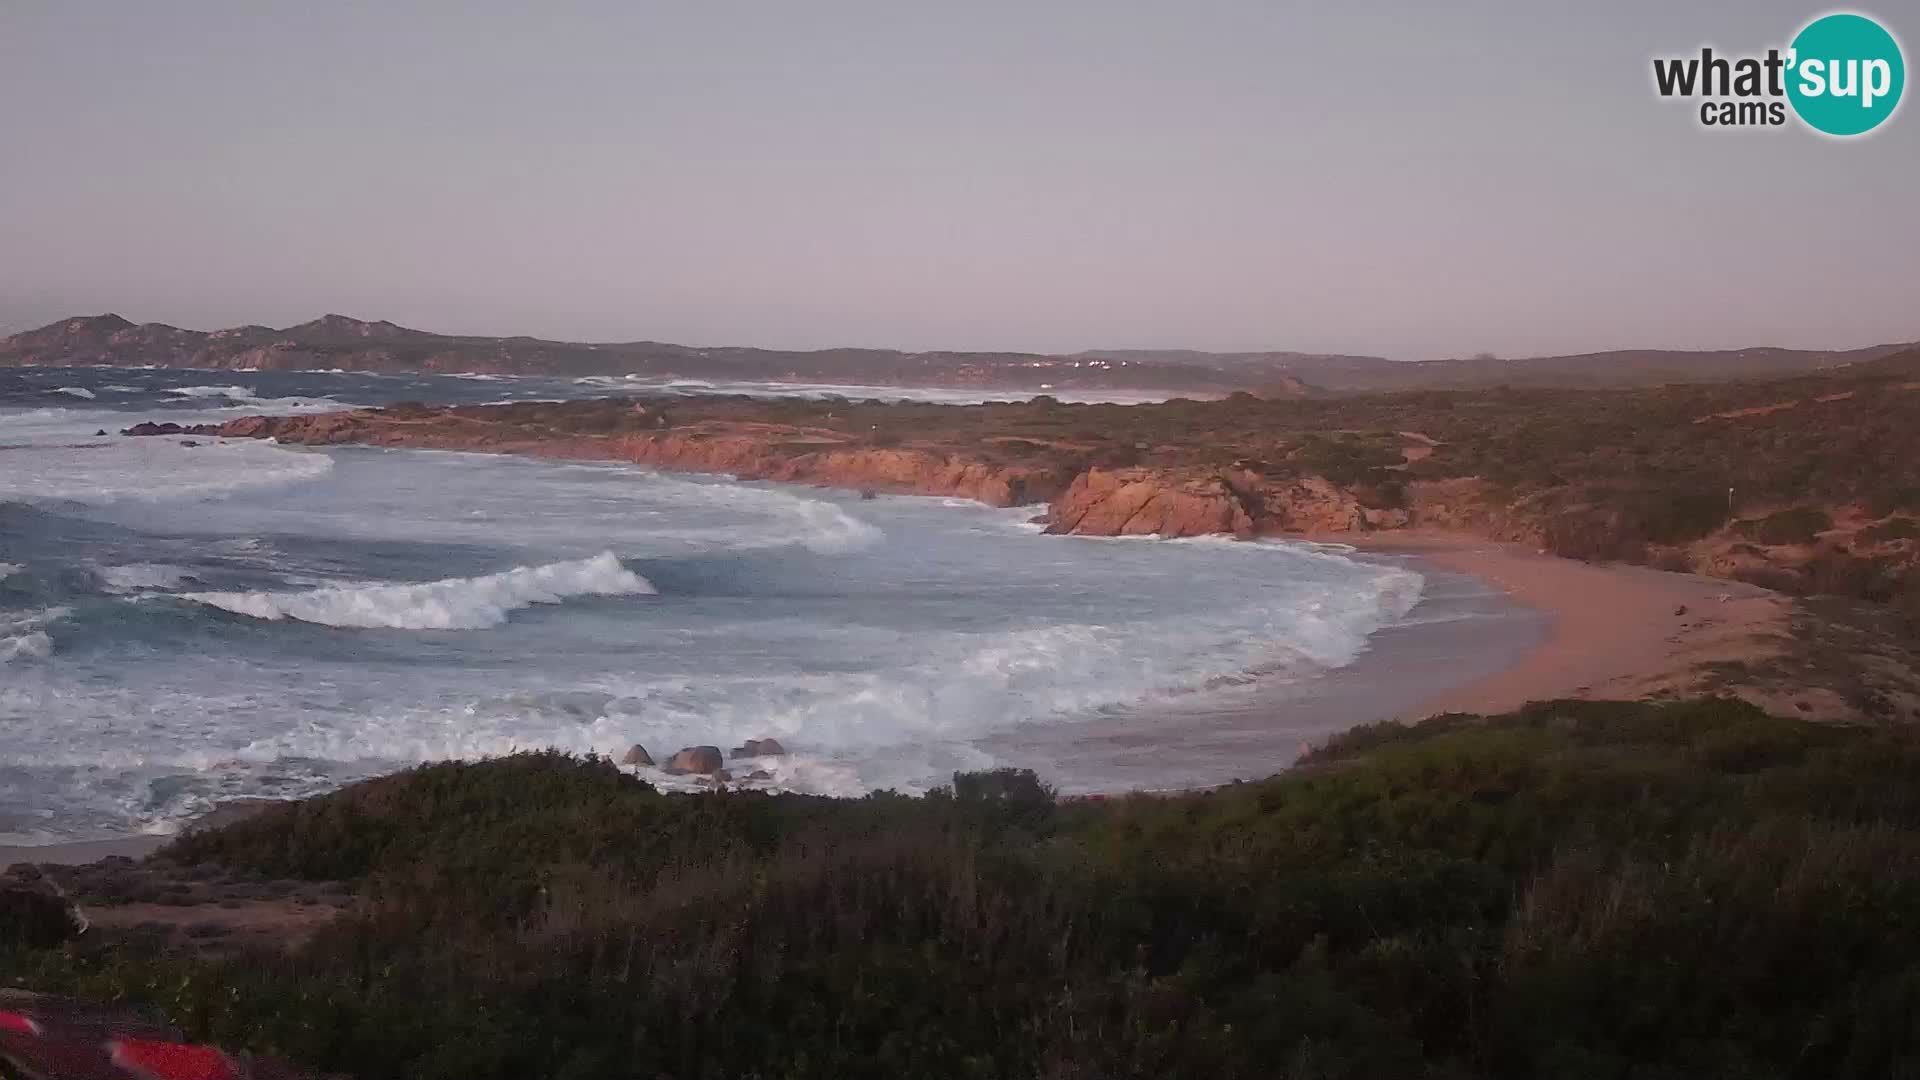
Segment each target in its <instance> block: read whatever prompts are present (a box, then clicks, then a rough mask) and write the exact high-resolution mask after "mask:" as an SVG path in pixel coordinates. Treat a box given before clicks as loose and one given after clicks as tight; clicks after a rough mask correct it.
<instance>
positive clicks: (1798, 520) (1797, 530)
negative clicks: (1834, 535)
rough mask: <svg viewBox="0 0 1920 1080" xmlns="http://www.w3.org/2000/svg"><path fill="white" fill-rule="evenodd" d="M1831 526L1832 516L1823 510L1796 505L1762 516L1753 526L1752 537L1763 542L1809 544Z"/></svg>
mask: <svg viewBox="0 0 1920 1080" xmlns="http://www.w3.org/2000/svg"><path fill="white" fill-rule="evenodd" d="M1831 528H1833V518H1832V517H1830V516H1828V514H1827V512H1826V511H1825V510H1821V509H1818V508H1817V507H1811V506H1796V507H1794V508H1793V509H1791V510H1781V511H1779V512H1778V513H1774V514H1769V515H1767V516H1766V517H1765V518H1762V519H1761V520H1760V522H1759V523H1758V524H1757V525H1756V526H1755V527H1754V531H1753V536H1754V539H1756V540H1758V541H1760V542H1761V543H1763V544H1811V543H1813V541H1814V539H1815V538H1816V537H1817V536H1818V535H1819V534H1820V533H1823V532H1825V531H1827V530H1828V529H1831Z"/></svg>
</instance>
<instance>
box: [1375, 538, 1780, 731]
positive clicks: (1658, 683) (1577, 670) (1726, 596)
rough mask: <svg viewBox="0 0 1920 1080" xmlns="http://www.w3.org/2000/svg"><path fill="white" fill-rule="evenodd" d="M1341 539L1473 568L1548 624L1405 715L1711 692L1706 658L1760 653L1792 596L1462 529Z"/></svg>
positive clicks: (1771, 646)
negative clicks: (1531, 644)
mask: <svg viewBox="0 0 1920 1080" xmlns="http://www.w3.org/2000/svg"><path fill="white" fill-rule="evenodd" d="M1347 542H1349V543H1351V544H1352V545H1353V546H1354V548H1355V549H1356V550H1358V551H1360V552H1372V553H1376V554H1383V555H1403V556H1409V557H1412V558H1415V559H1419V560H1422V561H1425V562H1428V563H1431V564H1433V565H1435V566H1439V567H1442V568H1445V569H1447V570H1451V571H1455V572H1458V573H1463V574H1468V575H1471V576H1473V577H1475V578H1478V579H1480V580H1482V581H1485V582H1487V583H1488V584H1490V585H1491V586H1493V587H1495V588H1497V589H1499V590H1501V591H1502V592H1504V593H1505V594H1506V595H1507V596H1508V597H1509V598H1510V599H1511V600H1512V601H1513V602H1515V603H1517V604H1520V605H1522V606H1525V607H1528V608H1532V609H1534V610H1537V611H1540V612H1542V613H1543V614H1544V615H1545V617H1546V618H1547V620H1548V623H1549V625H1548V630H1547V633H1546V636H1545V639H1544V640H1543V641H1541V642H1540V644H1539V645H1538V646H1537V647H1535V648H1533V649H1531V650H1529V651H1527V652H1526V653H1525V654H1524V655H1522V656H1521V657H1519V658H1518V659H1517V660H1516V661H1515V662H1514V663H1513V664H1511V665H1510V666H1507V667H1506V668H1504V669H1503V670H1501V671H1498V672H1495V673H1492V674H1489V675H1486V676H1483V677H1481V678H1477V679H1475V680H1473V681H1471V682H1468V683H1467V684H1465V685H1463V686H1460V687H1457V688H1455V689H1453V690H1449V691H1446V692H1444V693H1441V694H1438V695H1435V696H1433V697H1431V698H1428V699H1426V700H1424V701H1422V702H1421V703H1420V704H1419V705H1418V706H1417V707H1416V708H1414V709H1413V710H1411V711H1409V712H1407V713H1405V714H1403V715H1402V717H1401V718H1402V719H1410V720H1417V719H1423V718H1425V717H1427V716H1432V715H1435V714H1437V713H1444V712H1476V713H1497V712H1506V711H1509V710H1511V709H1516V708H1519V707H1520V706H1522V705H1525V704H1526V703H1527V702H1529V701H1541V700H1547V699H1552V698H1643V697H1662V696H1669V695H1675V696H1678V695H1686V694H1691V693H1700V692H1705V691H1707V690H1709V689H1711V687H1710V686H1708V685H1707V683H1708V676H1709V672H1710V671H1711V666H1712V665H1715V664H1725V663H1731V662H1742V663H1744V662H1749V661H1754V660H1760V659H1765V658H1768V657H1771V656H1775V655H1778V654H1779V653H1780V652H1781V651H1782V650H1783V648H1784V647H1785V645H1786V643H1787V636H1788V633H1789V629H1788V617H1789V615H1790V613H1791V610H1792V606H1793V605H1792V601H1791V599H1790V598H1788V597H1786V596H1783V595H1781V594H1779V593H1776V592H1772V591H1770V590H1767V589H1762V588H1760V587H1758V586H1754V585H1746V584H1742V583H1739V582H1734V581H1727V580H1723V579H1720V578H1709V577H1702V576H1699V575H1696V574H1681V573H1673V572H1669V571H1663V570H1654V569H1651V568H1648V567H1642V566H1626V565H1619V564H1606V563H1585V562H1579V561H1576V560H1573V559H1565V558H1561V557H1559V556H1555V555H1547V554H1544V553H1541V552H1539V551H1537V550H1535V549H1531V548H1527V547H1524V546H1522V545H1518V544H1508V543H1500V542H1497V541H1492V540H1485V539H1482V538H1479V537H1475V536H1471V535H1468V534H1463V533H1450V532H1438V531H1434V532H1426V531H1414V530H1408V531H1405V532H1399V533H1393V534H1371V535H1362V536H1356V537H1352V538H1350V539H1348V541H1347ZM1751 693H1754V692H1752V691H1748V692H1746V693H1743V694H1742V696H1747V695H1748V694H1751ZM1756 703H1759V704H1768V702H1766V701H1757V702H1756ZM1773 704H1774V705H1776V707H1777V705H1778V704H1779V703H1777V702H1774V703H1773ZM1800 711H1802V712H1805V711H1808V710H1806V709H1801V710H1800Z"/></svg>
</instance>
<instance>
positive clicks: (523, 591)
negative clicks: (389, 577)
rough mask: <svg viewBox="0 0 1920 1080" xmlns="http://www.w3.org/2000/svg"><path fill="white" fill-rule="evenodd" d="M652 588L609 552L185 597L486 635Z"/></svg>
mask: <svg viewBox="0 0 1920 1080" xmlns="http://www.w3.org/2000/svg"><path fill="white" fill-rule="evenodd" d="M655 591H656V590H655V589H654V587H653V583H652V582H650V581H648V580H647V579H646V578H643V577H641V576H640V575H639V574H636V573H634V572H633V571H631V570H628V569H627V568H626V567H624V566H622V565H620V560H619V559H618V558H616V557H615V556H614V554H613V552H611V551H603V552H601V553H600V554H598V555H595V556H594V557H592V558H590V559H579V560H575V561H573V562H557V563H549V564H547V565H545V566H522V567H518V568H516V569H513V570H508V571H505V572H504V573H499V574H487V575H485V576H482V577H471V578H447V579H445V580H442V581H428V582H423V583H420V584H417V585H358V586H355V585H328V586H324V587H322V588H318V589H311V590H308V591H306V592H290V593H275V592H203V593H184V594H182V595H183V596H184V597H185V598H186V599H188V600H193V601H196V602H198V603H202V604H206V605H209V606H211V607H217V608H220V609H222V610H225V611H231V612H233V613H235V614H237V615H248V616H251V617H253V618H256V619H268V620H279V619H295V620H298V621H300V622H309V623H318V624H319V625H322V626H344V627H360V628H370V629H371V628H378V629H390V630H485V629H487V628H489V627H494V626H499V625H500V624H502V623H504V622H506V621H507V616H508V615H510V614H512V613H513V612H515V611H518V610H520V609H521V608H525V607H530V606H532V605H534V604H558V603H560V602H562V601H563V600H566V599H567V598H569V597H574V596H638V595H650V594H652V593H654V592H655Z"/></svg>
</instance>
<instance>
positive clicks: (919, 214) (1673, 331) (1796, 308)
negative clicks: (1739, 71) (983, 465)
mask: <svg viewBox="0 0 1920 1080" xmlns="http://www.w3.org/2000/svg"><path fill="white" fill-rule="evenodd" d="M1909 5H1910V0H1901V2H1900V3H1898V4H1895V3H1891V2H1885V3H1882V4H1881V6H1880V7H1879V8H1875V7H1871V6H1869V7H1865V8H1861V9H1859V10H1864V11H1867V12H1869V13H1876V14H1879V15H1881V16H1883V17H1885V20H1886V21H1887V22H1888V23H1889V25H1890V26H1891V27H1892V29H1893V30H1894V32H1895V33H1896V34H1901V35H1903V40H1904V41H1905V43H1906V46H1907V59H1908V63H1909V65H1910V66H1912V65H1913V64H1915V63H1916V61H1917V60H1920V58H1917V57H1916V55H1915V43H1916V42H1920V10H1916V9H1915V8H1913V7H1911V6H1909ZM1824 10H1826V8H1825V7H1824V6H1821V5H1817V4H1807V3H1792V2H1782V0H1740V2H1729V3H1717V4H1707V3H1681V2H1675V0H1614V2H1608V3H1572V2H1566V3H1558V2H1548V0H1513V2H1510V3H1498V4H1496V3H1452V4H1441V3H1431V2H1427V0H1404V2H1400V3H1375V4H1367V3H1358V2H1356V3H1343V4H1335V3H1288V2H1283V0H1267V2H1264V3H1256V2H1247V3H1225V2H1220V3H1215V2H1204V0H1179V2H1176V0H1165V2H1152V3H1149V2H1141V0H1098V2H1089V3H1066V2H1049V0H1021V2H1011V3H999V2H987V0H967V2H964V3H958V2H952V0H948V2H945V3H939V4H933V3H914V2H911V0H876V2H873V3H858V4H856V3H837V2H832V0H808V2H805V3H789V2H785V0H766V2H762V3H730V2H726V0H683V2H674V3H644V2H638V0H633V2H624V3H608V4H605V5H565V4H555V5H530V4H516V5H513V6H511V7H507V6H501V7H497V8H495V7H488V6H483V5H479V4H471V3H462V4H453V3H446V4H432V5H430V4H424V3H402V4H384V3H375V4H365V5H354V6H349V5H346V4H339V3H326V4H293V3H284V4H273V3H258V2H245V3H233V4H210V3H197V2H188V0H171V2H168V3H143V2H133V0H126V2H118V3H111V2H102V3H70V2H66V0H50V2H45V3H34V2H21V0H0V103H4V104H0V329H4V330H8V331H11V330H18V329H23V328H26V327H28V326H32V325H38V324H39V323H43V322H47V321H50V320H52V319H55V318H57V317H60V316H63V315H67V314H71V313H76V312H98V311H106V310H113V311H117V312H119V313H121V314H123V315H125V316H127V317H129V318H132V319H135V320H139V321H146V320H155V321H161V322H171V323H175V324H178V325H185V326H191V327H196V328H203V329H210V328H213V327H218V326H226V325H232V324H236V323H243V322H262V323H268V324H271V325H286V324H289V323H293V322H299V321H303V320H306V319H308V318H312V317H314V316H316V315H319V314H321V313H323V312H329V311H338V312H344V313H348V314H353V315H359V316H362V317H366V318H389V319H393V320H395V321H398V322H402V323H406V324H409V325H414V326H419V327H423V328H427V329H434V330H446V331H460V332H471V333H530V334H539V335H543V336H552V337H565V338H576V339H580V338H584V339H601V340H614V339H619V340H628V339H636V338H654V339H661V340H669V341H680V342H687V343H693V344H755V345H766V346H777V347H817V346H827V345H842V344H856V345H874V346H896V347H904V348H1020V349H1035V350H1073V349H1081V348H1089V347H1123V346H1141V347H1172V346H1185V347H1194V348H1206V349H1261V348H1273V349H1302V350H1314V351H1341V352H1363V353H1376V354H1385V355H1391V356H1397V357H1407V358H1426V357H1434V356H1442V355H1451V354H1464V353H1473V352H1479V351H1483V350H1485V351H1492V352H1496V353H1499V354H1501V355H1527V354H1537V353H1558V352H1579V351H1588V350H1594V349H1603V348H1616V347H1635V346H1668V347H1683V348H1694V347H1730V346H1744V345H1753V344H1780V345H1791V346H1824V345H1837V346H1838V345H1848V346H1850V345H1863V344H1868V343H1874V342H1881V341H1905V340H1911V339H1915V338H1920V302H1916V301H1917V300H1920V197H1916V195H1915V192H1916V190H1920V107H1917V106H1915V104H1914V103H1913V102H1908V103H1907V104H1906V106H1905V107H1904V108H1903V109H1902V110H1901V112H1900V114H1899V115H1897V116H1896V117H1895V118H1894V119H1893V120H1892V121H1891V122H1890V124H1889V125H1887V126H1886V127H1884V128H1883V129H1882V130H1881V131H1880V132H1878V133H1876V134H1875V135H1873V136H1871V137H1869V138H1866V139H1864V140H1854V141H1852V142H1838V141H1831V140H1827V139H1823V138H1820V137H1817V136H1815V135H1813V134H1811V133H1809V132H1806V131H1804V130H1800V129H1798V128H1789V129H1763V130H1758V131H1748V132H1743V133H1715V132H1709V131H1707V130H1705V129H1703V128H1702V127H1701V126H1700V125H1699V122H1698V119H1697V117H1696V116H1695V113H1694V110H1693V108H1692V107H1690V106H1688V105H1685V104H1681V103H1676V102H1670V101H1661V100H1659V99H1658V98H1656V97H1655V95H1654V93H1653V90H1652V80H1651V76H1650V73H1649V72H1650V60H1651V57H1652V56H1654V55H1655V54H1662V55H1680V54H1685V53H1687V52H1690V51H1697V50H1698V48H1699V47H1700V45H1702V44H1703V43H1709V42H1710V43H1712V44H1714V45H1716V46H1717V47H1719V48H1721V49H1726V50H1754V51H1758V50H1763V49H1764V48H1765V47H1767V46H1769V45H1784V44H1785V42H1786V41H1787V39H1788V38H1790V36H1791V35H1792V33H1793V32H1794V31H1795V30H1796V29H1798V27H1799V26H1801V25H1802V24H1803V23H1804V22H1806V21H1807V20H1808V19H1809V18H1810V17H1811V16H1812V15H1814V14H1817V13H1819V12H1821V11H1824ZM1903 16H1904V18H1903ZM1915 93H1920V90H1910V91H1909V92H1908V96H1909V97H1911V96H1913V95H1914V94H1915Z"/></svg>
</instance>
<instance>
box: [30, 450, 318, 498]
mask: <svg viewBox="0 0 1920 1080" xmlns="http://www.w3.org/2000/svg"><path fill="white" fill-rule="evenodd" d="M332 470H333V459H332V458H330V457H328V456H327V455H326V454H324V453H318V452H313V451H306V450H288V449H284V448H281V447H278V446H274V445H271V444H268V443H261V442H251V441H249V442H232V443H206V442H203V443H201V444H200V445H199V446H197V447H188V446H182V445H181V444H180V443H178V442H176V441H174V440H171V439H118V440H115V441H113V442H110V443H101V444H98V445H97V446H94V447H90V448H88V449H87V450H86V451H85V452H84V453H76V452H74V451H72V450H71V449H69V448H67V447H63V446H59V445H32V444H29V445H26V446H19V447H10V448H9V449H8V450H7V451H6V452H5V454H4V455H3V456H0V500H6V499H20V500H23V501H27V502H40V501H44V500H57V501H66V502H79V503H87V504H90V505H95V506H100V505H107V504H111V503H128V502H130V503H155V502H164V501H167V500H172V499H214V498H223V497H226V496H230V495H233V494H236V493H238V492H243V491H259V490H262V489H268V488H276V487H286V486H290V485H294V484H301V483H305V482H307V481H311V480H317V479H319V478H320V477H322V476H325V475H327V473H329V472H331V471H332Z"/></svg>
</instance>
